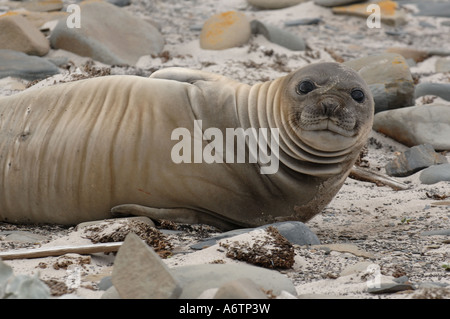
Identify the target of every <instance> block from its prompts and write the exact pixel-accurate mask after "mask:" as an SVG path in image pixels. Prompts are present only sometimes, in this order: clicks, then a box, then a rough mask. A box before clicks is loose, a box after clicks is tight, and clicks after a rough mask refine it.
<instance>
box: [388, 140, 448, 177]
mask: <svg viewBox="0 0 450 319" xmlns="http://www.w3.org/2000/svg"><path fill="white" fill-rule="evenodd" d="M447 162H448V161H447V158H446V157H445V156H444V155H442V154H439V153H436V152H435V151H434V148H433V146H431V145H430V144H422V145H417V146H413V147H411V148H410V149H408V150H406V151H404V152H402V153H400V154H399V155H397V157H396V158H394V159H393V160H391V161H389V162H388V163H387V164H386V166H385V169H386V173H387V174H388V175H389V176H396V177H405V176H409V175H412V174H414V173H416V172H418V171H420V170H422V169H424V168H427V167H430V166H432V165H437V164H443V163H447Z"/></svg>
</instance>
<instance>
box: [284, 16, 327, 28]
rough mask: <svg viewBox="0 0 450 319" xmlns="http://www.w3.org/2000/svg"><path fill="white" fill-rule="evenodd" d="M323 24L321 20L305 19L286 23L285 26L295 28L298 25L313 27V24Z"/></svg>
mask: <svg viewBox="0 0 450 319" xmlns="http://www.w3.org/2000/svg"><path fill="white" fill-rule="evenodd" d="M320 22H322V19H321V18H304V19H297V20H290V21H286V22H284V25H285V26H287V27H293V26H296V25H313V24H319V23H320Z"/></svg>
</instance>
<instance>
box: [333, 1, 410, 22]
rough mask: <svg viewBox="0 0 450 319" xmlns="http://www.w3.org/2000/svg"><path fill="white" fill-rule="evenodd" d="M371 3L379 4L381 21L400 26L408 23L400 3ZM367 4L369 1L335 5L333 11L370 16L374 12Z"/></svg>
mask: <svg viewBox="0 0 450 319" xmlns="http://www.w3.org/2000/svg"><path fill="white" fill-rule="evenodd" d="M371 3H374V4H377V5H378V6H379V7H380V15H381V22H383V23H385V24H387V25H391V26H399V25H403V24H406V23H407V20H406V14H405V12H403V11H400V10H399V8H398V4H397V3H396V2H395V1H389V0H382V1H375V2H371ZM367 5H368V4H367V3H361V4H352V5H349V6H341V7H333V9H332V11H333V13H335V14H347V15H353V16H357V17H362V18H368V17H369V16H370V15H371V14H372V12H371V11H367Z"/></svg>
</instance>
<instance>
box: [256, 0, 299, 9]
mask: <svg viewBox="0 0 450 319" xmlns="http://www.w3.org/2000/svg"><path fill="white" fill-rule="evenodd" d="M305 1H306V0H247V2H248V3H249V4H251V5H252V6H255V7H258V8H261V9H282V8H287V7H292V6H295V5H297V4H299V3H302V2H305Z"/></svg>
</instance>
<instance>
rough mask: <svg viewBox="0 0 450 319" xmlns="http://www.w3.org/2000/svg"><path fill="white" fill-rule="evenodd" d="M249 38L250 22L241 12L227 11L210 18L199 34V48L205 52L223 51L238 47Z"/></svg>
mask: <svg viewBox="0 0 450 319" xmlns="http://www.w3.org/2000/svg"><path fill="white" fill-rule="evenodd" d="M250 36H251V28H250V22H249V20H248V19H247V17H246V15H245V14H244V13H242V12H237V11H227V12H223V13H218V14H215V15H213V16H212V17H210V18H209V19H208V20H206V22H205V23H204V25H203V28H202V31H201V33H200V47H201V48H202V49H205V50H224V49H229V48H234V47H239V46H241V45H244V44H246V43H247V42H248V40H249V39H250Z"/></svg>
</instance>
